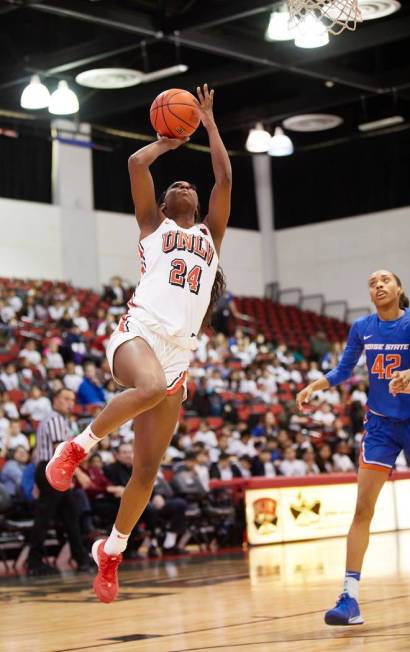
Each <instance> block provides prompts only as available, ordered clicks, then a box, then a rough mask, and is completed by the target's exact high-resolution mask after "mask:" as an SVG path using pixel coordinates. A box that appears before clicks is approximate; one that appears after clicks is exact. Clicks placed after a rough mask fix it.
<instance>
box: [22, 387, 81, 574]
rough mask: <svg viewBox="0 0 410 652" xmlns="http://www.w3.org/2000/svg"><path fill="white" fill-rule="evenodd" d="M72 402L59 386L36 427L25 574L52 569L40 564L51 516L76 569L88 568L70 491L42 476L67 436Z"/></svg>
mask: <svg viewBox="0 0 410 652" xmlns="http://www.w3.org/2000/svg"><path fill="white" fill-rule="evenodd" d="M74 405H75V394H74V392H72V391H71V390H70V389H66V388H64V389H60V390H58V391H57V392H56V394H55V395H54V399H53V411H52V412H50V414H49V415H47V417H45V419H43V420H42V421H41V422H40V424H39V426H38V430H37V443H36V450H35V460H36V463H37V466H36V471H35V482H36V485H37V487H38V488H39V492H40V495H39V498H38V500H37V503H36V507H35V513H34V525H33V528H32V530H31V536H30V552H29V556H28V574H29V575H43V574H47V573H50V572H52V571H53V569H52V568H51V567H50V566H49V565H48V564H46V563H44V561H43V558H44V554H45V551H44V548H43V544H44V540H45V539H46V536H47V530H48V529H49V527H50V522H51V519H53V518H55V516H56V515H57V514H58V517H59V518H60V519H61V520H62V522H63V526H64V528H65V531H66V533H67V536H68V540H69V542H70V547H71V556H72V558H73V559H75V561H76V562H77V566H78V569H79V570H88V567H89V561H88V555H87V552H86V550H85V548H84V546H83V543H82V538H81V530H80V525H79V519H78V515H77V509H76V505H75V501H74V496H73V491H72V489H69V490H68V491H65V492H61V491H57V490H56V489H53V488H52V487H51V486H50V484H49V483H48V480H47V478H46V475H45V469H46V465H47V462H48V461H49V460H50V459H51V457H52V456H53V453H54V449H55V447H56V446H57V445H58V444H59V443H60V442H62V441H67V439H71V437H72V434H71V431H70V426H69V421H68V417H69V415H70V414H71V413H72V411H73V408H74Z"/></svg>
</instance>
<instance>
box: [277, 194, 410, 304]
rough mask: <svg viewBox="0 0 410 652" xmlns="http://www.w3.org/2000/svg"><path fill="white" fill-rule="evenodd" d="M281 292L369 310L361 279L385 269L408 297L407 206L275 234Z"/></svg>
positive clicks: (409, 215) (409, 222)
mask: <svg viewBox="0 0 410 652" xmlns="http://www.w3.org/2000/svg"><path fill="white" fill-rule="evenodd" d="M276 239H277V247H276V250H277V256H278V270H279V283H280V286H281V288H293V287H301V288H302V289H303V292H304V293H305V294H313V293H322V294H323V295H324V296H325V298H326V300H327V301H336V300H345V301H347V302H348V304H349V307H350V308H361V307H365V306H370V305H371V304H370V302H369V298H368V293H367V283H366V282H367V278H368V276H369V275H370V274H371V272H373V271H375V270H377V269H382V268H387V269H391V270H392V271H393V272H395V273H396V274H398V276H400V278H401V280H402V282H403V284H404V286H405V287H407V289H408V290H409V291H410V266H409V248H410V206H407V207H405V208H398V209H395V210H389V211H382V212H379V213H372V214H368V215H363V216H357V217H350V218H344V219H340V220H333V221H331V222H321V223H317V224H310V225H309V226H298V227H294V228H290V229H281V230H279V231H276Z"/></svg>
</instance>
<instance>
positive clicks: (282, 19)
mask: <svg viewBox="0 0 410 652" xmlns="http://www.w3.org/2000/svg"><path fill="white" fill-rule="evenodd" d="M289 20H290V16H289V12H288V11H287V10H286V5H284V6H283V8H282V9H281V10H280V11H272V13H271V15H270V19H269V25H268V28H267V30H266V32H265V38H266V40H267V41H292V40H293V39H294V38H295V28H294V27H290V26H289Z"/></svg>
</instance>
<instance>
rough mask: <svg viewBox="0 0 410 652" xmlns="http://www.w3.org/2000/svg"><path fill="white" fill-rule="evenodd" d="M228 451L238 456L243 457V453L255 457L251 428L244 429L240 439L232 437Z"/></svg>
mask: <svg viewBox="0 0 410 652" xmlns="http://www.w3.org/2000/svg"><path fill="white" fill-rule="evenodd" d="M228 451H229V453H230V454H231V455H235V456H236V457H242V455H249V457H254V456H255V455H256V451H255V446H254V443H253V439H252V437H251V433H250V432H249V430H243V431H242V432H241V434H240V438H239V439H232V440H231V442H230V444H229V448H228Z"/></svg>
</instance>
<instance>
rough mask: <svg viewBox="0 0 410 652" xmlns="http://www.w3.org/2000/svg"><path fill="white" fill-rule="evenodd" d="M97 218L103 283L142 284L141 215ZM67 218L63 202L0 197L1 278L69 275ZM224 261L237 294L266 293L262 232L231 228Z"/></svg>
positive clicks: (99, 213) (102, 214)
mask: <svg viewBox="0 0 410 652" xmlns="http://www.w3.org/2000/svg"><path fill="white" fill-rule="evenodd" d="M73 217H74V216H73ZM95 217H96V232H97V267H98V281H99V283H100V284H104V283H106V282H108V281H109V279H110V278H111V277H112V276H113V275H114V274H119V275H121V276H123V277H124V278H126V279H127V280H129V281H130V282H132V283H134V282H135V283H136V282H137V280H138V278H139V263H138V260H137V253H136V251H137V242H138V235H139V232H138V227H137V224H136V221H135V218H134V217H133V216H131V215H126V214H124V213H113V212H105V211H96V212H95ZM62 220H63V213H62V211H61V209H60V208H59V207H58V206H53V205H49V204H40V203H35V202H25V201H19V200H11V199H3V198H0V233H1V238H0V276H16V277H31V278H48V279H63V278H64V271H63V270H64V255H67V251H63V249H64V229H63V228H62ZM77 222H78V221H76V220H73V223H77ZM81 237H82V234H81V231H79V232H78V238H79V239H80V238H81ZM74 243H75V238H72V237H70V247H72V246H74ZM85 262H86V261H84V263H85ZM221 262H222V265H223V267H224V271H225V273H226V275H227V277H228V280H229V287H230V289H231V290H232V291H233V292H235V293H237V294H247V295H262V294H263V291H264V286H263V271H262V252H261V239H260V234H259V233H258V232H257V231H251V230H245V229H236V228H232V229H228V233H227V236H226V238H225V242H224V245H223V249H222V258H221ZM65 280H70V279H65Z"/></svg>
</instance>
